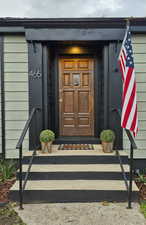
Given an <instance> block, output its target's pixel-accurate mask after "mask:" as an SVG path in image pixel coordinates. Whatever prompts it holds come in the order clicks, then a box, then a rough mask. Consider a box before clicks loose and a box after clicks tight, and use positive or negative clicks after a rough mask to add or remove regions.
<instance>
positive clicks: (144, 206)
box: [140, 201, 146, 218]
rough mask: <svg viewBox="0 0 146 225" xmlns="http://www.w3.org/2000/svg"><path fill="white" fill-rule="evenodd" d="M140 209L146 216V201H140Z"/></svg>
mask: <svg viewBox="0 0 146 225" xmlns="http://www.w3.org/2000/svg"><path fill="white" fill-rule="evenodd" d="M140 211H141V212H142V213H143V214H144V216H145V218H146V201H143V202H141V203H140Z"/></svg>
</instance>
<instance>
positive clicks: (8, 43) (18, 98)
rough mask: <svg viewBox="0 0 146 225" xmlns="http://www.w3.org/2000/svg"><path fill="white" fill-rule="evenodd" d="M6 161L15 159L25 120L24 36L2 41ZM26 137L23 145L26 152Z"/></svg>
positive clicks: (26, 103)
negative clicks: (7, 158)
mask: <svg viewBox="0 0 146 225" xmlns="http://www.w3.org/2000/svg"><path fill="white" fill-rule="evenodd" d="M4 77H5V79H4V80H5V110H6V112H5V115H6V118H5V121H6V157H10V158H13V157H14V158H15V157H18V151H17V150H16V149H15V148H16V144H17V141H18V138H19V136H20V134H21V132H22V129H23V127H24V125H25V122H26V120H27V118H28V48H27V43H26V40H25V37H24V36H21V35H18V36H16V35H8V36H5V37H4ZM28 142H29V135H28V134H27V135H26V138H25V141H24V146H23V147H24V151H25V150H28Z"/></svg>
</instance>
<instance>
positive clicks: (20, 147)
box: [16, 108, 39, 209]
mask: <svg viewBox="0 0 146 225" xmlns="http://www.w3.org/2000/svg"><path fill="white" fill-rule="evenodd" d="M38 110H39V108H33V109H32V111H31V113H30V115H29V118H28V120H27V121H26V123H25V126H24V129H23V131H22V133H21V135H20V138H19V140H18V143H17V145H16V149H19V199H20V209H23V191H24V189H25V186H26V183H27V180H28V175H29V172H30V169H31V166H32V161H33V158H34V156H35V154H36V149H37V148H35V149H34V150H33V154H32V157H31V158H30V161H29V167H28V170H27V172H26V175H25V178H24V183H23V184H22V157H23V154H22V145H23V141H24V138H25V136H26V133H27V131H28V129H29V127H30V124H31V122H32V119H33V118H34V116H35V115H36V113H37V111H38ZM36 124H37V121H36Z"/></svg>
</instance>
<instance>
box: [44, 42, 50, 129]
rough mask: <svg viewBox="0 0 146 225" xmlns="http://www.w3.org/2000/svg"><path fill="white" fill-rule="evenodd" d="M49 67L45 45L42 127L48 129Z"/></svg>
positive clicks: (48, 55)
mask: <svg viewBox="0 0 146 225" xmlns="http://www.w3.org/2000/svg"><path fill="white" fill-rule="evenodd" d="M49 65H50V51H49V48H48V47H47V45H43V127H44V129H48V128H49V102H48V78H49V75H50V74H49V71H48V68H49Z"/></svg>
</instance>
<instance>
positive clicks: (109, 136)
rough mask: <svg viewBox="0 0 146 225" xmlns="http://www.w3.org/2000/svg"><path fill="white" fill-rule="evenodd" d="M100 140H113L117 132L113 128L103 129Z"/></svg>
mask: <svg viewBox="0 0 146 225" xmlns="http://www.w3.org/2000/svg"><path fill="white" fill-rule="evenodd" d="M100 140H101V141H103V142H113V141H114V140H115V133H114V132H113V131H112V130H103V131H102V132H101V134H100Z"/></svg>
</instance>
